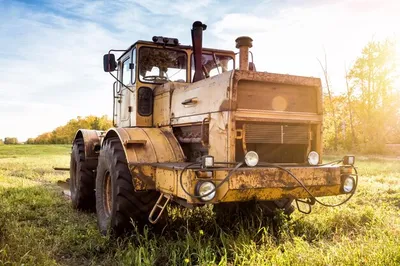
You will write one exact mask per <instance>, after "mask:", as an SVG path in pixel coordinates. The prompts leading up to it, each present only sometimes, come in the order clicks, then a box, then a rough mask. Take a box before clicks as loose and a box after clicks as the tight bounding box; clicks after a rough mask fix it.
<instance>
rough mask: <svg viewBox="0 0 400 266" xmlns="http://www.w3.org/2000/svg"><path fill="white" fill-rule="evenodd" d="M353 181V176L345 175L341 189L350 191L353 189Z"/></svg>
mask: <svg viewBox="0 0 400 266" xmlns="http://www.w3.org/2000/svg"><path fill="white" fill-rule="evenodd" d="M354 183H355V181H354V178H352V177H351V176H348V177H346V178H345V179H344V181H343V191H344V192H345V193H350V192H351V191H353V189H354Z"/></svg>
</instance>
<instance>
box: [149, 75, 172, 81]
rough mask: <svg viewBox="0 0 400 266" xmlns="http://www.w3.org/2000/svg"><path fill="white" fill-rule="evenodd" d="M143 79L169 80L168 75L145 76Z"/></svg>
mask: <svg viewBox="0 0 400 266" xmlns="http://www.w3.org/2000/svg"><path fill="white" fill-rule="evenodd" d="M143 79H144V80H146V81H156V80H163V81H164V80H165V81H168V78H167V77H160V76H144V77H143Z"/></svg>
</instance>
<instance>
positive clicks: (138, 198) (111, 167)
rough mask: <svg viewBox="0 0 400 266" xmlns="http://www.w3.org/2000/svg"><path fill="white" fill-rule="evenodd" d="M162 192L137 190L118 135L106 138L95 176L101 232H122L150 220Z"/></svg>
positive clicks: (141, 225)
mask: <svg viewBox="0 0 400 266" xmlns="http://www.w3.org/2000/svg"><path fill="white" fill-rule="evenodd" d="M159 195H160V193H159V192H156V191H144V192H136V191H135V190H134V187H133V182H132V175H131V172H130V170H129V168H128V164H127V161H126V158H125V153H124V150H123V147H122V145H121V142H120V141H119V139H118V138H110V139H107V140H105V141H104V144H103V148H102V150H101V151H100V156H99V163H98V166H97V177H96V212H97V222H98V227H99V230H100V232H101V233H102V234H104V235H106V234H112V235H115V236H119V235H121V234H123V233H124V232H125V231H129V230H130V229H132V221H133V222H135V223H136V225H137V226H138V228H139V229H142V228H143V227H144V226H145V225H146V224H148V223H149V222H148V216H149V214H150V211H151V209H152V208H153V207H154V205H155V203H156V201H157V199H158V197H159Z"/></svg>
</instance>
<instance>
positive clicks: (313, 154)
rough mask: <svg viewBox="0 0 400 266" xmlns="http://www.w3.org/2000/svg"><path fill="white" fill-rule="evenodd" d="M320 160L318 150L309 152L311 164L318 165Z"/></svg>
mask: <svg viewBox="0 0 400 266" xmlns="http://www.w3.org/2000/svg"><path fill="white" fill-rule="evenodd" d="M318 162H319V154H318V152H316V151H312V152H310V153H309V154H308V163H309V164H310V165H317V164H318Z"/></svg>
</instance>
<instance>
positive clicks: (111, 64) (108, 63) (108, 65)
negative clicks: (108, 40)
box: [103, 54, 117, 72]
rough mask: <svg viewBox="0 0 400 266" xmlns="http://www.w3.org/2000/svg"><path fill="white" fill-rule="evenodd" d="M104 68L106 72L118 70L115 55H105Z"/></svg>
mask: <svg viewBox="0 0 400 266" xmlns="http://www.w3.org/2000/svg"><path fill="white" fill-rule="evenodd" d="M103 68H104V72H113V71H114V70H115V69H116V68H117V62H115V55H114V54H105V55H104V56H103Z"/></svg>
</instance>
